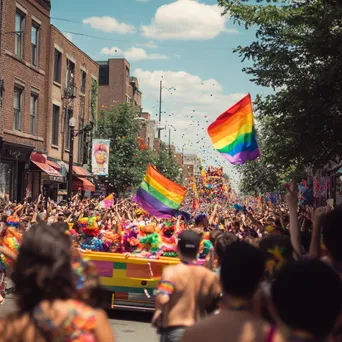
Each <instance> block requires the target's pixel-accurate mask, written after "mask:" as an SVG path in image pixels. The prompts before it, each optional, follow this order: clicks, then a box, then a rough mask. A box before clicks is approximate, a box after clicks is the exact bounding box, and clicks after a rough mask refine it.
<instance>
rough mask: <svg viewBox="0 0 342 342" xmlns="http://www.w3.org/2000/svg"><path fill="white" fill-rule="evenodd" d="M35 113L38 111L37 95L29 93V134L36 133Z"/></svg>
mask: <svg viewBox="0 0 342 342" xmlns="http://www.w3.org/2000/svg"><path fill="white" fill-rule="evenodd" d="M37 113H38V95H36V94H31V100H30V134H32V135H35V134H36V125H37Z"/></svg>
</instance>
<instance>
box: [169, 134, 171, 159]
mask: <svg viewBox="0 0 342 342" xmlns="http://www.w3.org/2000/svg"><path fill="white" fill-rule="evenodd" d="M169 154H170V156H171V128H169Z"/></svg>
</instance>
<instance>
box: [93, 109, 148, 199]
mask: <svg viewBox="0 0 342 342" xmlns="http://www.w3.org/2000/svg"><path fill="white" fill-rule="evenodd" d="M138 118H139V113H138V111H137V108H136V107H135V106H133V105H131V104H128V103H123V104H120V105H119V106H118V107H113V108H110V109H109V111H108V112H102V115H101V118H100V120H99V122H98V125H97V131H96V134H95V136H96V138H103V139H110V140H111V143H110V156H109V177H108V178H109V181H110V183H111V184H112V185H113V188H114V191H115V193H117V194H122V193H125V192H127V190H129V189H132V190H133V189H134V188H136V187H137V186H138V185H139V184H140V183H141V181H142V179H143V177H144V174H145V172H146V169H147V165H148V163H153V154H152V151H149V150H147V151H140V150H139V146H138V135H139V131H140V128H141V124H142V123H141V121H140V120H139V119H138Z"/></svg>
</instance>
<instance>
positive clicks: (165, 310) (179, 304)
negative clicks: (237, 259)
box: [152, 230, 220, 342]
mask: <svg viewBox="0 0 342 342" xmlns="http://www.w3.org/2000/svg"><path fill="white" fill-rule="evenodd" d="M200 243H201V238H200V237H199V236H198V234H196V233H195V232H193V231H191V230H185V231H183V232H182V233H181V234H180V235H179V240H178V255H179V259H180V264H178V265H175V266H169V267H167V268H166V269H165V270H164V271H163V274H162V278H161V281H160V283H159V285H158V294H157V297H156V311H155V314H154V316H153V319H152V324H153V326H154V327H156V328H157V329H158V330H159V333H160V334H161V338H160V341H162V342H178V341H180V340H181V338H182V335H183V332H184V330H185V328H186V327H188V326H191V325H193V324H194V323H196V322H197V321H198V320H199V319H200V318H202V317H203V316H205V315H206V314H207V313H208V312H209V311H213V310H215V309H216V307H215V303H216V302H217V300H218V299H219V296H220V285H219V281H218V278H217V277H216V275H215V273H213V272H212V271H210V270H208V269H207V268H205V267H203V266H201V265H199V264H198V263H197V261H196V258H197V255H198V252H199V247H200Z"/></svg>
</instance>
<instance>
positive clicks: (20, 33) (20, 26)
mask: <svg viewBox="0 0 342 342" xmlns="http://www.w3.org/2000/svg"><path fill="white" fill-rule="evenodd" d="M24 35H25V15H24V14H23V13H22V12H20V11H17V12H16V15H15V54H16V55H17V56H18V57H20V58H23V57H24Z"/></svg>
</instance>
